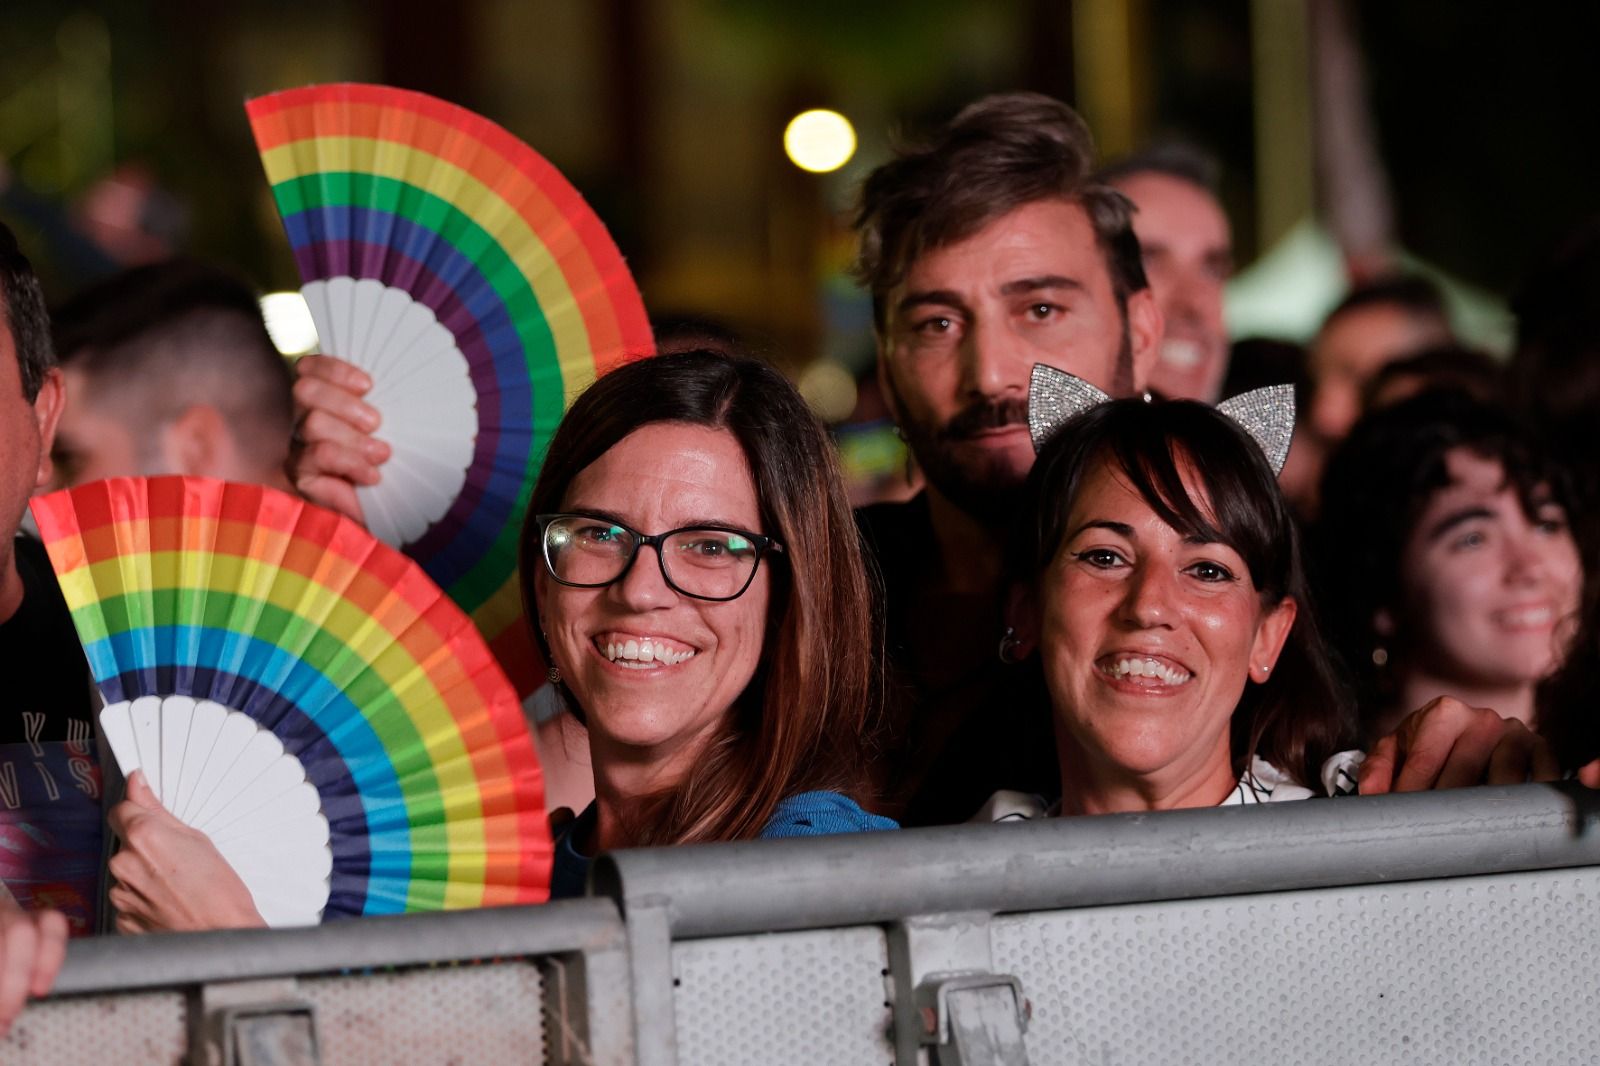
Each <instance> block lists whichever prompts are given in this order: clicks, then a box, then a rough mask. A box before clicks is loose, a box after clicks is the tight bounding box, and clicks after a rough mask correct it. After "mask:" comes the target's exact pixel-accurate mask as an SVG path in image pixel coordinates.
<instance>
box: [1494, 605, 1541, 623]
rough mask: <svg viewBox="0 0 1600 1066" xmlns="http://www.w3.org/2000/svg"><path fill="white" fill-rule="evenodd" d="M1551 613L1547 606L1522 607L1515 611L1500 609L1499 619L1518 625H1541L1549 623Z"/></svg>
mask: <svg viewBox="0 0 1600 1066" xmlns="http://www.w3.org/2000/svg"><path fill="white" fill-rule="evenodd" d="M1552 617H1553V613H1552V612H1551V610H1550V608H1548V607H1524V608H1522V609H1521V610H1516V611H1502V612H1501V614H1500V619H1501V622H1502V624H1504V625H1508V626H1513V627H1518V626H1542V625H1547V624H1549V622H1550V620H1551V618H1552Z"/></svg>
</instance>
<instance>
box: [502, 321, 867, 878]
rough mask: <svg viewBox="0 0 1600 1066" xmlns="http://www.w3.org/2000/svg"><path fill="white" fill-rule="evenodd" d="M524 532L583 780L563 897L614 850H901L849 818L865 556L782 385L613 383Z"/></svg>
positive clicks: (718, 359)
mask: <svg viewBox="0 0 1600 1066" xmlns="http://www.w3.org/2000/svg"><path fill="white" fill-rule="evenodd" d="M529 514H530V519H529V521H528V524H527V527H526V529H525V530H524V534H523V540H522V561H521V562H522V581H523V594H524V596H525V598H526V600H527V602H528V605H529V615H530V617H531V618H532V619H533V620H534V621H535V624H536V625H537V626H538V638H539V641H540V644H541V646H542V648H543V649H544V651H545V653H546V657H547V659H548V661H549V662H551V663H552V664H553V668H552V671H551V678H552V680H553V681H554V682H555V684H556V687H557V689H558V690H559V691H560V692H561V694H562V696H563V698H564V699H565V700H566V702H567V704H568V706H569V707H570V708H571V709H572V711H573V712H574V714H575V715H577V716H578V717H579V718H580V719H581V720H582V721H583V722H584V724H585V725H586V726H587V727H588V736H589V748H590V755H591V759H592V763H593V767H594V778H595V801H594V803H593V804H591V805H590V806H589V807H588V808H587V809H586V810H585V811H584V812H583V813H582V814H581V815H579V816H578V818H577V819H576V820H575V821H573V822H572V823H569V825H568V826H567V827H565V828H564V829H563V830H562V832H561V833H560V835H559V838H558V841H557V846H556V868H555V871H554V873H553V876H552V895H553V896H555V897H560V896H564V895H576V894H578V893H581V891H582V889H583V880H584V877H585V875H586V873H587V868H588V857H589V856H592V855H594V854H596V853H597V852H599V851H602V850H607V849H612V848H618V847H629V846H638V845H651V844H679V843H692V842H699V841H714V840H746V839H751V838H755V837H763V836H766V837H771V836H796V835H811V834H819V833H837V832H854V831H860V830H869V829H892V828H894V823H893V822H891V821H889V820H888V819H884V818H879V817H876V816H874V815H871V814H868V813H866V812H865V811H863V810H862V809H861V808H860V807H859V806H858V805H857V804H856V803H855V801H854V800H852V799H850V798H849V793H850V792H852V791H854V789H855V787H856V785H857V778H858V769H859V767H860V766H861V765H862V763H863V761H864V760H863V758H862V750H863V736H864V734H866V733H867V732H868V731H869V727H870V725H871V724H872V723H871V721H870V718H871V715H870V708H871V707H872V705H873V701H872V698H871V696H872V689H873V685H874V680H873V663H874V658H873V648H874V637H873V632H874V630H873V625H872V611H871V598H870V591H869V586H868V581H867V576H866V570H865V566H864V564H863V562H862V556H861V547H860V541H859V538H858V535H857V533H856V527H855V522H854V520H853V519H852V517H851V513H850V507H849V504H848V502H847V501H846V499H845V494H844V489H843V485H842V483H841V481H840V478H839V475H838V472H837V462H836V460H835V458H834V455H833V451H832V448H831V446H830V445H829V442H828V440H827V437H826V435H825V433H824V431H823V429H822V427H821V426H820V425H818V423H817V421H816V419H815V417H814V416H812V414H811V413H810V411H809V410H808V409H807V408H806V406H805V402H804V401H803V400H802V399H801V398H800V396H799V395H798V394H797V393H796V392H795V390H794V388H793V386H791V385H790V384H789V383H788V382H787V381H785V380H784V378H783V377H782V376H781V375H780V374H778V373H777V372H776V371H774V370H772V369H770V368H768V367H766V366H763V365H762V364H759V363H756V362H753V361H749V360H741V359H732V358H728V357H726V356H722V355H715V354H710V353H685V354H680V355H668V356H660V357H657V358H655V359H651V360H647V361H645V362H641V363H635V364H632V365H630V366H626V367H623V368H621V369H618V370H615V371H612V372H611V373H610V374H608V375H606V376H605V377H604V378H602V379H601V380H600V381H599V382H598V383H597V384H595V385H594V386H593V387H592V388H590V389H589V390H588V391H587V392H585V393H584V394H583V395H582V396H581V397H580V398H579V399H578V401H577V403H576V404H574V405H573V408H572V410H571V411H570V412H568V414H567V416H566V418H565V419H563V421H562V423H561V426H560V428H559V429H557V431H556V435H555V439H554V440H552V441H551V444H550V450H549V453H548V455H547V456H546V458H545V462H544V466H543V469H542V471H541V473H540V477H539V482H538V484H537V486H536V487H535V488H534V493H533V498H532V501H531V504H530V509H529Z"/></svg>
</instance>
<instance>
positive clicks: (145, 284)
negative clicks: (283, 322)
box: [54, 261, 293, 489]
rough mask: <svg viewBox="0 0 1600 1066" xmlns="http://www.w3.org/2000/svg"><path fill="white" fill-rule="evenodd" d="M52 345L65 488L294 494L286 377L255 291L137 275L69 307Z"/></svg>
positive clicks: (192, 277)
mask: <svg viewBox="0 0 1600 1066" xmlns="http://www.w3.org/2000/svg"><path fill="white" fill-rule="evenodd" d="M55 345H56V351H57V353H58V354H59V357H60V359H61V364H62V367H63V372H64V375H65V378H64V381H65V386H66V410H65V411H64V412H63V414H62V417H61V425H60V429H59V432H58V433H57V436H56V443H55V451H54V458H55V465H56V484H57V485H62V486H67V485H76V484H81V483H82V482H85V481H94V480H98V479H100V478H105V477H117V476H129V475H143V476H148V475H155V474H189V475H195V476H202V477H215V478H222V479H224V480H228V481H242V482H250V483H255V484H262V485H271V486H273V487H275V488H282V489H288V488H289V483H288V479H287V477H286V476H285V474H284V463H285V461H286V460H287V459H288V454H289V439H290V435H291V433H292V429H293V401H292V399H291V397H290V392H289V389H290V372H289V367H288V365H287V364H286V362H285V361H284V358H283V356H282V355H280V354H279V353H278V350H277V349H276V348H275V347H274V346H273V344H272V339H271V338H270V337H269V336H268V335H267V329H266V325H265V323H264V322H263V321H262V317H261V309H260V305H259V304H258V302H257V298H256V294H255V293H254V292H253V291H252V290H251V289H250V287H249V286H248V285H245V284H244V283H243V282H241V281H239V280H237V279H236V278H234V277H233V276H231V275H229V274H227V273H225V272H223V271H220V270H217V269H215V268H213V267H209V266H206V265H204V264H200V263H194V262H185V261H173V262H167V263H157V264H153V265H149V266H141V267H135V268H133V269H131V270H126V271H123V272H122V273H120V274H117V275H115V276H114V277H111V278H109V279H107V280H105V281H103V282H99V283H97V284H95V285H93V286H91V287H90V288H88V289H85V290H83V291H82V292H80V293H79V294H78V295H77V296H75V297H74V298H73V299H72V300H71V301H69V302H68V303H66V304H65V305H63V306H62V307H61V308H60V309H59V310H58V311H57V312H56V315H55Z"/></svg>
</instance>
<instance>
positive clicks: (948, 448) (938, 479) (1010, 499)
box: [888, 308, 1133, 529]
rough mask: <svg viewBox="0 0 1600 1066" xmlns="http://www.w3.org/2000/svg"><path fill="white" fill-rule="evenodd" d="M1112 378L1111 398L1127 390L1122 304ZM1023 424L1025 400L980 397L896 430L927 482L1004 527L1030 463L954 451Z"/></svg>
mask: <svg viewBox="0 0 1600 1066" xmlns="http://www.w3.org/2000/svg"><path fill="white" fill-rule="evenodd" d="M1068 373H1071V371H1068ZM1113 378H1114V380H1113V382H1112V389H1113V391H1112V395H1113V396H1128V395H1131V394H1132V392H1133V338H1132V336H1131V335H1130V332H1129V329H1128V315H1127V311H1126V308H1124V309H1123V314H1122V347H1121V348H1120V349H1119V350H1118V352H1117V362H1116V366H1115V368H1114V369H1113ZM888 382H889V389H890V392H891V393H892V394H893V395H892V396H891V399H892V401H893V403H894V406H895V409H896V410H898V411H901V412H904V411H905V410H906V405H905V402H904V401H903V400H902V399H901V398H900V395H899V389H898V388H897V387H896V386H895V384H894V377H893V375H889V376H888ZM1027 424H1028V402H1027V400H1025V399H1007V400H999V401H988V400H980V401H978V402H976V403H972V404H969V405H968V406H967V407H964V408H963V409H962V410H960V411H959V412H957V413H956V415H955V417H953V418H951V419H950V421H948V422H946V423H945V424H944V425H943V426H939V427H929V426H923V425H916V424H913V423H912V422H911V421H910V420H909V419H908V420H906V421H903V422H902V423H901V425H900V431H901V433H903V434H904V435H905V440H906V447H908V448H910V449H911V454H912V455H913V456H915V457H916V460H917V465H918V466H920V467H921V468H922V474H923V476H924V477H926V478H927V479H928V484H930V485H932V486H933V487H934V488H936V489H938V490H939V492H940V493H941V494H942V495H943V496H944V497H945V498H946V499H948V500H949V501H950V502H951V503H953V504H955V505H956V506H957V507H959V508H960V509H961V510H962V511H963V512H964V513H965V514H966V515H967V516H968V517H970V518H972V519H973V520H975V521H977V522H978V523H979V524H981V525H983V526H986V527H988V528H990V529H1004V528H1006V527H1007V526H1009V525H1010V524H1011V520H1012V518H1013V517H1014V515H1015V514H1016V511H1017V508H1018V507H1019V506H1020V505H1021V503H1022V498H1023V489H1024V487H1025V486H1026V485H1027V483H1028V470H1031V469H1032V464H1029V467H1028V469H1025V470H1022V471H1018V470H1016V469H1015V467H1013V466H1012V464H1011V463H1009V462H1007V461H1006V458H1005V456H1003V455H991V456H984V457H981V458H976V459H964V458H962V457H961V456H960V455H959V454H958V449H959V448H960V446H961V444H962V443H964V442H966V441H968V440H970V439H971V438H972V437H973V436H975V435H976V434H977V433H979V432H981V431H983V430H987V429H999V428H1001V427H1004V426H1014V425H1020V426H1026V425H1027Z"/></svg>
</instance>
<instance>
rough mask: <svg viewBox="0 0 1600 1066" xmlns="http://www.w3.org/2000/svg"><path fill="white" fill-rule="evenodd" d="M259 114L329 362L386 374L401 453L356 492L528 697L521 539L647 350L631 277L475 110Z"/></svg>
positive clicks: (368, 105) (427, 104) (267, 103)
mask: <svg viewBox="0 0 1600 1066" xmlns="http://www.w3.org/2000/svg"><path fill="white" fill-rule="evenodd" d="M245 106H246V110H247V111H248V112H249V115H250V125H251V128H252V129H253V131H254V133H255V138H256V144H257V146H258V147H259V148H260V150H261V160H262V164H263V165H264V167H265V168H266V173H267V180H268V181H270V182H271V184H272V191H273V195H274V197H275V198H276V200H277V204H278V211H279V213H280V214H281V215H282V216H283V225H284V229H285V230H286V231H287V232H288V235H289V243H290V244H291V245H292V246H293V248H294V255H295V261H296V263H297V264H298V265H299V268H300V277H301V280H302V281H303V282H304V283H305V284H304V287H303V288H302V290H301V291H302V292H303V293H304V294H305V297H306V301H307V303H308V304H309V305H310V307H311V314H312V317H313V319H315V321H316V326H317V333H318V336H319V337H320V339H321V342H322V349H323V351H325V352H327V353H329V354H332V355H337V356H339V357H340V358H343V359H347V360H349V361H351V362H353V363H355V364H357V365H358V366H361V367H362V368H363V369H365V370H366V371H367V372H368V373H369V374H370V375H371V376H372V379H373V389H372V392H371V394H370V395H369V397H368V400H369V402H371V403H372V404H373V405H374V406H375V407H376V408H377V409H378V410H379V411H380V412H381V413H382V416H383V420H384V421H383V427H382V429H381V430H380V431H379V435H380V436H381V437H382V438H383V439H385V440H386V441H387V442H388V443H389V444H390V446H391V447H392V448H393V449H394V451H393V455H392V457H391V458H390V460H389V461H388V462H387V463H386V464H385V465H384V468H383V481H382V483H381V484H379V485H377V486H375V487H372V488H365V487H363V488H361V489H359V490H358V495H359V497H360V499H361V503H362V507H363V509H364V511H365V515H366V519H367V524H368V526H369V528H371V530H372V531H373V533H374V534H376V535H377V536H378V537H379V538H380V539H381V540H383V541H385V542H386V543H389V544H393V545H397V546H402V547H403V548H404V550H405V551H406V553H407V554H409V555H410V556H411V557H412V558H414V559H416V560H417V561H419V562H420V563H422V566H423V568H424V569H425V570H427V572H428V574H429V575H430V576H432V578H433V579H434V580H435V581H437V582H438V583H439V584H440V585H441V586H443V587H444V589H445V590H446V591H447V592H449V594H450V595H451V596H452V597H453V598H454V599H455V601H456V602H457V603H458V604H460V605H461V607H462V608H463V609H464V610H466V611H467V612H468V613H469V614H471V615H472V617H473V620H474V621H476V622H477V624H478V627H479V629H481V630H482V632H483V634H484V636H485V637H487V638H488V639H489V641H490V644H491V646H492V647H493V648H494V650H495V652H496V654H497V655H498V656H499V657H500V661H501V663H502V664H503V665H504V666H505V667H506V669H507V671H508V672H509V673H510V674H511V677H512V679H513V680H514V681H515V682H516V683H517V687H518V691H519V692H521V693H522V694H523V695H526V694H527V693H529V692H531V691H532V690H533V688H534V686H535V685H536V684H537V683H538V681H539V678H538V674H537V665H536V664H537V659H536V657H535V655H534V652H533V646H532V642H531V640H530V635H529V633H528V629H527V626H526V624H525V623H524V622H523V621H522V618H521V615H522V602H521V596H520V592H519V589H518V585H517V580H516V562H517V538H518V535H519V533H520V531H521V526H522V520H523V517H524V514H525V512H526V510H527V505H528V497H529V495H530V494H531V493H532V491H533V483H534V479H535V478H536V476H537V474H538V469H539V462H540V459H541V458H542V456H543V455H544V451H545V447H546V445H548V443H549V441H550V436H551V434H552V433H554V431H555V427H556V424H557V423H558V422H559V421H560V420H561V415H562V413H563V412H564V411H565V410H566V407H567V405H568V404H570V403H571V401H572V399H573V398H574V397H575V396H576V395H577V394H578V393H579V392H580V391H582V390H583V389H584V388H585V387H586V386H587V385H588V384H589V383H590V382H591V381H593V380H594V378H595V377H596V375H598V374H602V373H604V372H605V371H607V370H609V369H610V368H611V367H613V366H616V365H617V364H619V363H621V362H623V361H625V360H627V359H630V358H636V357H639V356H644V355H648V354H649V353H650V351H651V348H652V343H651V338H650V326H649V323H648V321H647V320H646V318H645V311H644V305H643V303H642V302H641V301H640V299H639V293H638V290H637V288H636V287H635V286H634V283H633V278H632V277H631V275H630V274H629V273H628V268H627V265H626V264H625V263H624V262H623V260H622V256H621V254H620V253H619V252H618V251H617V248H616V245H615V244H613V243H612V241H611V238H610V236H609V235H608V234H607V233H606V230H605V227H604V225H602V223H601V222H600V219H599V218H598V217H597V216H596V215H595V214H594V212H593V211H591V210H590V209H589V207H588V205H587V204H585V203H584V202H583V198H582V197H581V196H579V194H578V192H577V190H576V189H574V188H573V187H572V186H571V185H570V184H569V183H568V182H567V181H566V179H564V178H563V177H562V176H561V174H560V173H559V172H558V171H557V170H556V169H555V168H554V167H552V166H551V165H550V164H549V163H548V162H546V161H545V160H544V159H543V158H542V157H540V156H539V155H538V154H537V153H536V152H534V150H533V149H531V148H529V147H528V146H527V145H526V144H523V143H522V142H521V141H519V140H517V139H516V138H515V137H513V136H512V135H511V134H509V133H507V132H506V131H505V130H504V129H502V128H500V127H499V126H497V125H495V124H494V123H492V122H490V121H489V120H487V119H485V118H483V117H481V116H479V115H475V114H473V113H472V112H470V111H466V110H464V109H462V108H459V107H456V106H454V105H453V104H447V103H445V102H443V101H441V100H436V99H434V98H433V97H430V96H424V95H422V94H421V93H414V92H406V91H403V90H399V89H391V88H387V87H384V86H379V85H322V86H313V87H310V88H305V89H293V90H289V91H287V92H279V93H273V94H271V95H269V96H263V97H259V98H257V99H254V100H251V101H249V102H248V103H247V104H246V105H245Z"/></svg>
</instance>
